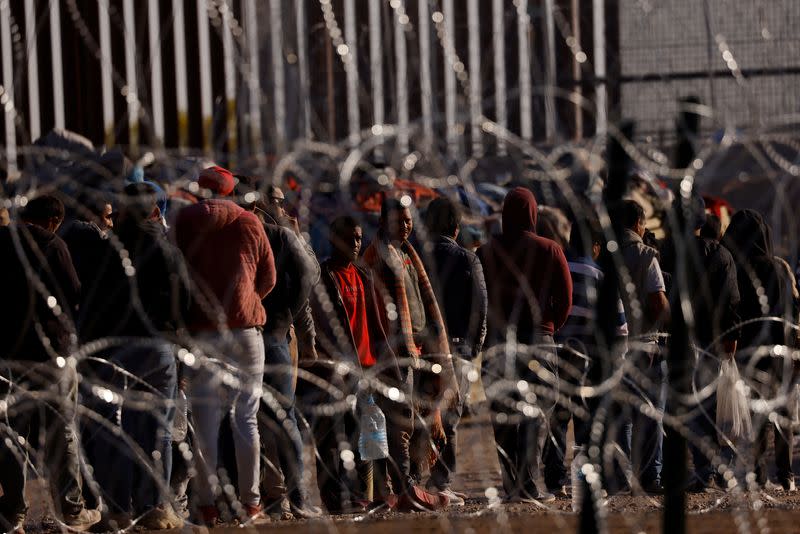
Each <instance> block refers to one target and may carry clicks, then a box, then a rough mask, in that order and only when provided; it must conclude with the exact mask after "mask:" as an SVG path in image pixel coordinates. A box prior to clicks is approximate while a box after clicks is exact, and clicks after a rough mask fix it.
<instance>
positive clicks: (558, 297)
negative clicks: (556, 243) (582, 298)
mask: <svg viewBox="0 0 800 534" xmlns="http://www.w3.org/2000/svg"><path fill="white" fill-rule="evenodd" d="M555 250H556V256H555V260H556V267H555V269H554V270H553V286H552V289H551V296H552V298H553V327H554V329H555V330H558V329H559V328H561V327H562V326H564V323H566V322H567V318H568V317H569V312H570V310H571V309H572V275H571V274H570V272H569V264H568V263H567V257H566V256H564V251H563V250H562V249H561V247H556V249H555Z"/></svg>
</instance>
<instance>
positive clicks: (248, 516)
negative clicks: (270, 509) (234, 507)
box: [239, 504, 270, 526]
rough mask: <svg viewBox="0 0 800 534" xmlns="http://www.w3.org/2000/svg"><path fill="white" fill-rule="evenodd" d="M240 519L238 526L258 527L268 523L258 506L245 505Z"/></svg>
mask: <svg viewBox="0 0 800 534" xmlns="http://www.w3.org/2000/svg"><path fill="white" fill-rule="evenodd" d="M242 512H243V513H242V517H241V518H240V521H239V524H240V525H247V526H258V525H265V524H267V523H269V520H270V518H269V516H268V515H267V514H266V513H264V509H263V508H261V505H260V504H245V505H244V509H243V510H242Z"/></svg>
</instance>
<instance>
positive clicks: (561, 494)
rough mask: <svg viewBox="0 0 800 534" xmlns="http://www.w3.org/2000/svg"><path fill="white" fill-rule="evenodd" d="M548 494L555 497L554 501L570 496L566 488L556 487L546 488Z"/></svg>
mask: <svg viewBox="0 0 800 534" xmlns="http://www.w3.org/2000/svg"><path fill="white" fill-rule="evenodd" d="M547 492H548V493H552V494H553V495H555V496H556V499H569V498H570V497H571V496H572V494H571V493H570V492H569V490H568V489H567V486H558V487H555V488H547Z"/></svg>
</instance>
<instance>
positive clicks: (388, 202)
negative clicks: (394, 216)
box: [381, 197, 408, 221]
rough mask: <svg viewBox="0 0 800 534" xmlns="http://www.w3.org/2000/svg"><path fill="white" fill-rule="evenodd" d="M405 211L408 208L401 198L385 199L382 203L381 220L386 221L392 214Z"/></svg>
mask: <svg viewBox="0 0 800 534" xmlns="http://www.w3.org/2000/svg"><path fill="white" fill-rule="evenodd" d="M405 209H408V206H404V205H403V203H402V202H400V199H399V198H394V197H386V198H384V199H383V202H381V220H382V221H385V220H386V218H387V217H388V216H389V214H390V213H393V212H395V211H403V210H405Z"/></svg>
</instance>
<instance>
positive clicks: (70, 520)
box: [64, 508, 130, 532]
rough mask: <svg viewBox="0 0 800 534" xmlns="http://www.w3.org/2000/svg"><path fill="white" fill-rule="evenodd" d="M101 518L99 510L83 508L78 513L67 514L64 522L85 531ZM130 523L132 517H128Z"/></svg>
mask: <svg viewBox="0 0 800 534" xmlns="http://www.w3.org/2000/svg"><path fill="white" fill-rule="evenodd" d="M100 518H101V515H100V512H99V511H98V510H87V509H86V508H81V511H80V512H78V513H75V514H65V515H64V524H65V525H67V526H68V527H69V528H71V529H72V530H77V531H78V532H85V531H87V530H89V529H90V528H92V526H94V525H96V524H97V523H99V522H100ZM128 524H130V518H129V519H128Z"/></svg>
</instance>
